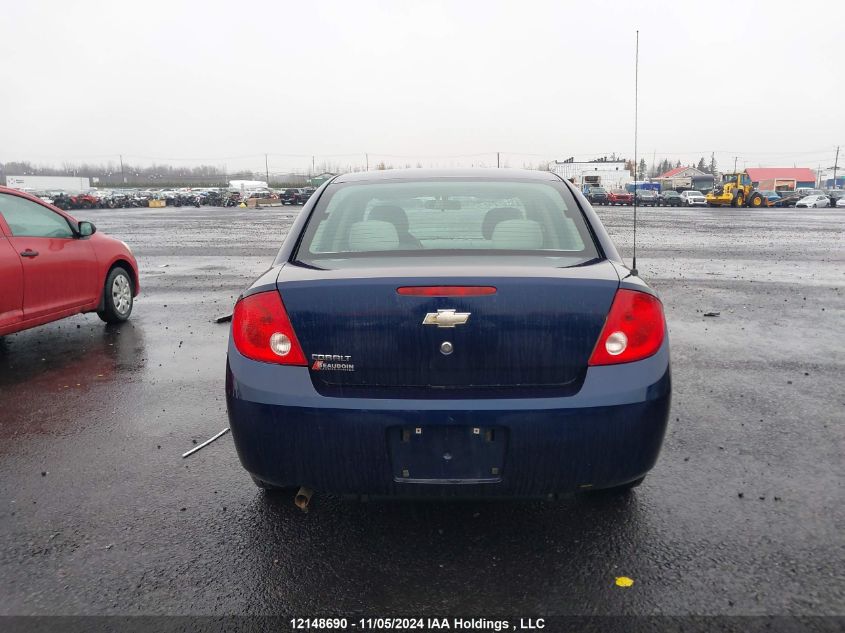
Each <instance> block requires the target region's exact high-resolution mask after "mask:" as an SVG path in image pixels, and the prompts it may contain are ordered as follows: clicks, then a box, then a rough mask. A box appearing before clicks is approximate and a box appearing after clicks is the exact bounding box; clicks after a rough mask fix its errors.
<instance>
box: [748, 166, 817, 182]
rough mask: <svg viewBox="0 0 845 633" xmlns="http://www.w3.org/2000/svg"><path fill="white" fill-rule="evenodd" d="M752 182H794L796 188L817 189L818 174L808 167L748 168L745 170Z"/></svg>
mask: <svg viewBox="0 0 845 633" xmlns="http://www.w3.org/2000/svg"><path fill="white" fill-rule="evenodd" d="M745 171H746V172H747V173H748V177H749V178H751V182H752V183H753V184H754V185H755V186H756V185H757V184H758V183H761V182H767V181H775V180H778V181H783V180H794V181H795V186H796V187H815V186H816V174H815V172H814V171H813V170H812V169H808V168H807V167H748V168H747V169H746V170H745Z"/></svg>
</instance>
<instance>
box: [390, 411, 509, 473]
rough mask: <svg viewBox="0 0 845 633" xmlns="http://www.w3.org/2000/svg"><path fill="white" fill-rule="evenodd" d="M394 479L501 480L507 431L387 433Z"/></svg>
mask: <svg viewBox="0 0 845 633" xmlns="http://www.w3.org/2000/svg"><path fill="white" fill-rule="evenodd" d="M387 436H388V437H387V441H388V447H389V450H390V458H391V464H392V467H393V479H394V481H396V482H401V483H422V484H425V483H428V484H474V483H496V482H499V481H501V480H502V469H503V466H504V459H505V449H506V446H507V429H504V428H502V427H494V426H464V425H460V426H458V425H452V426H448V425H440V426H396V427H391V428H389V429H388V431H387Z"/></svg>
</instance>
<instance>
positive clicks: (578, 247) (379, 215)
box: [296, 179, 598, 265]
mask: <svg viewBox="0 0 845 633" xmlns="http://www.w3.org/2000/svg"><path fill="white" fill-rule="evenodd" d="M434 254H448V255H490V254H501V255H520V254H522V255H526V254H530V255H553V256H564V257H567V258H570V257H571V258H573V260H575V261H573V262H572V263H578V262H580V261H585V260H590V259H594V258H596V257H597V256H598V251H597V249H596V247H595V244H594V242H593V239H592V236H591V234H590V231H589V230H588V228H587V225H586V221H585V220H584V217H583V215H582V214H581V211H580V209H578V207H577V206H576V205H575V202H574V200H573V199H572V197H571V195H570V193H569V192H568V191H567V190H566V189H565V187H563V186H562V185H560V186H554V185H553V184H550V183H538V182H524V181H490V180H476V181H458V180H454V179H449V180H426V181H393V182H379V183H373V182H365V183H346V184H338V185H330V186H329V187H328V188H327V189H326V191H325V192H324V193H323V195H322V196H321V198H320V201H319V204H318V205H317V207H316V208H315V209H314V211H313V214H312V216H311V218H310V219H309V222H308V225H307V228H306V229H305V232H304V234H303V237H302V240H301V242H300V244H299V247H298V251H297V253H296V259H298V260H300V261H306V262H307V261H309V260H326V259H338V258H353V257H379V258H385V257H393V256H423V257H424V256H427V255H434ZM567 264H568V265H571V264H570V263H569V262H567Z"/></svg>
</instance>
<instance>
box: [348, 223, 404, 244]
mask: <svg viewBox="0 0 845 633" xmlns="http://www.w3.org/2000/svg"><path fill="white" fill-rule="evenodd" d="M398 247H399V234H398V233H397V232H396V227H395V226H394V225H393V224H391V223H390V222H382V221H380V220H366V221H364V222H356V223H355V224H353V225H352V227H351V228H350V229H349V249H350V250H353V251H392V250H396V249H397V248H398Z"/></svg>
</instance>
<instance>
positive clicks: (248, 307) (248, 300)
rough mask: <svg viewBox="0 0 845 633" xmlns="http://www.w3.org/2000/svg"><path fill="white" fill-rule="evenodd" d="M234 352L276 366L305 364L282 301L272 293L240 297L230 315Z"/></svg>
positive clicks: (276, 293) (303, 355)
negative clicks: (236, 351)
mask: <svg viewBox="0 0 845 633" xmlns="http://www.w3.org/2000/svg"><path fill="white" fill-rule="evenodd" d="M232 337H233V338H234V340H235V347H237V348H238V351H239V352H240V353H241V354H243V355H244V356H246V357H247V358H251V359H252V360H260V361H263V362H265V363H276V364H279V365H307V363H306V362H305V354H303V353H302V348H301V347H300V346H299V341H297V340H296V333H295V332H294V331H293V326H292V325H291V322H290V319H289V318H288V314H287V312H286V311H285V306H284V304H283V303H282V298H281V296H279V293H278V292H277V291H275V290H271V291H269V292H259V293H258V294H254V295H249V296H248V297H244V298H243V299H241V300H240V301H238V302H237V303H236V304H235V311H234V313H233V314H232Z"/></svg>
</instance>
